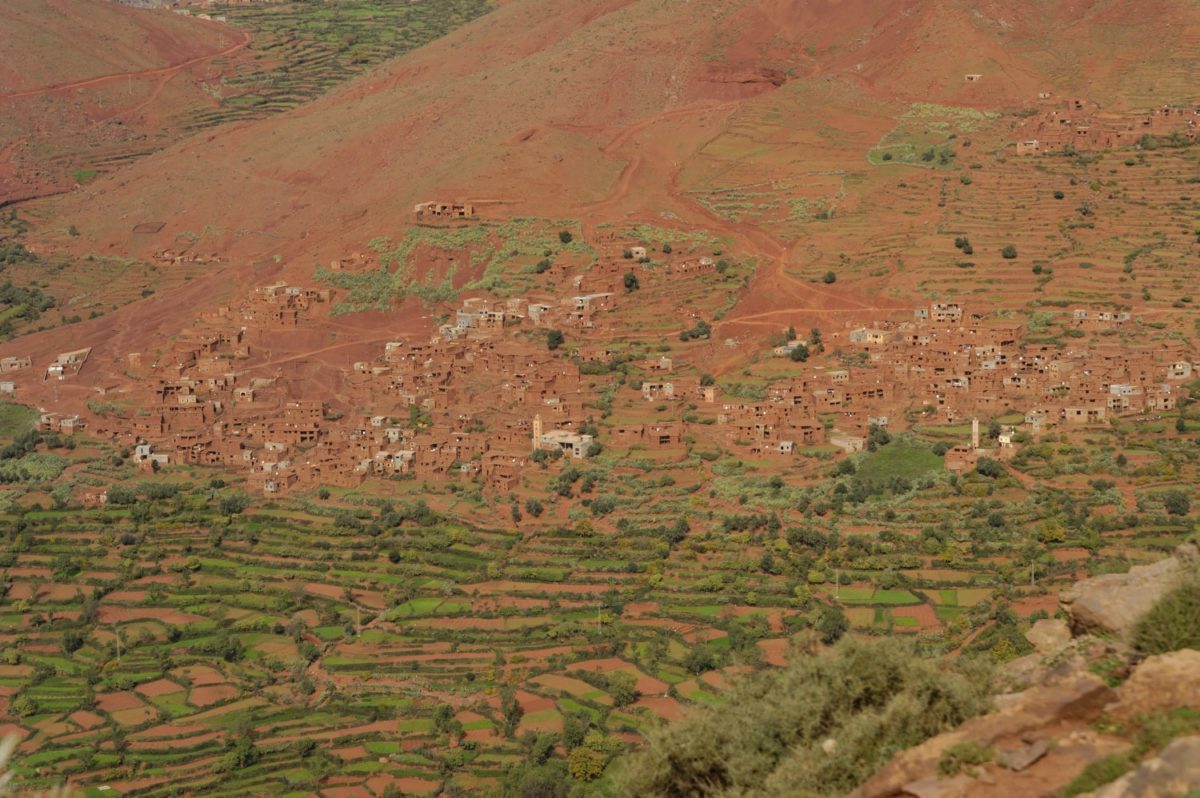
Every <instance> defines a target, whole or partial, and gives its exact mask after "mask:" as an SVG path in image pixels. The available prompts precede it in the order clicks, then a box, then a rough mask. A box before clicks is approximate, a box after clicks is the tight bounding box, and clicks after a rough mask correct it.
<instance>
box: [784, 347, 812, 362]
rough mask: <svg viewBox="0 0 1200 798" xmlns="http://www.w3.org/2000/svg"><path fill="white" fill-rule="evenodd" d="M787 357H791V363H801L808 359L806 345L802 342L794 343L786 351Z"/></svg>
mask: <svg viewBox="0 0 1200 798" xmlns="http://www.w3.org/2000/svg"><path fill="white" fill-rule="evenodd" d="M788 357H790V358H791V359H792V362H793V363H803V362H804V361H806V360H808V347H807V346H805V345H804V344H796V346H794V347H792V351H791V352H789V353H788Z"/></svg>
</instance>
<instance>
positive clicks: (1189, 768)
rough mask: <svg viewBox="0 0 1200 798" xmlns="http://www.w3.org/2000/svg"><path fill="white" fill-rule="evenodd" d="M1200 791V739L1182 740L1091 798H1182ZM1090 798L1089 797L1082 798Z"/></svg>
mask: <svg viewBox="0 0 1200 798" xmlns="http://www.w3.org/2000/svg"><path fill="white" fill-rule="evenodd" d="M1197 789H1200V737H1182V738H1180V739H1178V740H1175V741H1174V742H1172V743H1171V744H1170V745H1168V746H1167V747H1166V748H1164V749H1163V750H1162V753H1161V754H1159V755H1158V756H1156V757H1153V758H1151V759H1147V760H1146V761H1145V762H1143V763H1142V764H1141V765H1140V766H1139V767H1138V769H1137V770H1135V771H1133V772H1131V773H1126V774H1125V775H1124V776H1122V777H1121V778H1119V779H1117V780H1116V781H1114V782H1113V783H1112V784H1106V785H1105V786H1103V787H1101V788H1100V789H1099V790H1096V792H1094V793H1090V798H1179V796H1184V795H1192V794H1193V791H1194V790H1197ZM1081 798H1088V796H1081Z"/></svg>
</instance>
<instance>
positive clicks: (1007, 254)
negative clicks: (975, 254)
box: [1000, 244, 1017, 260]
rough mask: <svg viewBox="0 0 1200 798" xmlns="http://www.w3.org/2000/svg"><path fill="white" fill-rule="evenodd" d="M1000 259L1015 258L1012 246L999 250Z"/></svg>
mask: <svg viewBox="0 0 1200 798" xmlns="http://www.w3.org/2000/svg"><path fill="white" fill-rule="evenodd" d="M1000 257H1002V258H1004V259H1005V260H1013V259H1014V258H1016V257H1017V248H1016V247H1014V246H1013V245H1012V244H1009V245H1008V246H1006V247H1005V248H1004V249H1002V250H1000Z"/></svg>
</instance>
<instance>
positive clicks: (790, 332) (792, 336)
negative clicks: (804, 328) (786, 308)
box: [785, 324, 796, 341]
mask: <svg viewBox="0 0 1200 798" xmlns="http://www.w3.org/2000/svg"><path fill="white" fill-rule="evenodd" d="M785 335H786V336H787V339H788V340H789V341H795V340H796V325H794V324H791V325H788V328H787V332H786V333H785Z"/></svg>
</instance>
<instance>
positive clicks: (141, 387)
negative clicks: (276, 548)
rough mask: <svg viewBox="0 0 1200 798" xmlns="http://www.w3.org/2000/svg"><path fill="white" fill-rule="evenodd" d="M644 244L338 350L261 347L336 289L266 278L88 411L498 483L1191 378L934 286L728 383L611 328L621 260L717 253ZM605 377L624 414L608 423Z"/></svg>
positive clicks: (110, 425) (261, 447) (385, 470)
mask: <svg viewBox="0 0 1200 798" xmlns="http://www.w3.org/2000/svg"><path fill="white" fill-rule="evenodd" d="M634 249H640V248H636V247H631V248H628V249H620V248H618V250H617V251H618V252H621V253H622V254H621V255H616V256H613V257H611V258H608V259H602V261H601V262H599V263H596V264H594V265H593V266H592V267H591V268H590V269H589V270H587V271H585V272H584V273H583V274H578V275H572V274H570V273H568V272H567V271H566V270H565V269H562V268H560V267H558V266H552V268H551V269H548V270H546V272H547V273H545V274H544V280H543V285H548V286H550V287H551V289H553V288H554V287H557V289H558V290H559V293H558V294H554V293H552V290H551V291H550V292H547V293H544V294H538V295H534V296H533V298H523V297H520V298H496V297H493V296H470V297H467V298H465V299H463V301H462V302H461V304H460V305H459V307H458V308H457V309H456V310H454V311H453V312H452V313H451V315H450V316H449V317H448V319H447V320H446V321H445V323H444V324H441V325H440V326H439V327H438V328H437V331H436V333H434V334H432V335H428V334H427V335H424V336H401V335H397V336H396V337H395V339H394V340H391V341H387V342H386V343H382V344H375V343H370V342H363V343H361V344H354V343H353V342H351V343H350V344H348V345H347V347H348V348H347V352H352V353H353V354H352V355H350V356H348V357H347V360H346V362H345V365H344V366H341V365H333V364H330V363H327V362H326V363H323V364H316V360H318V359H312V363H310V364H309V365H305V364H306V363H307V362H308V361H309V360H310V358H309V356H307V355H303V356H291V357H287V356H285V357H282V358H275V357H272V356H271V353H270V352H269V351H263V346H271V345H278V344H274V342H275V341H280V340H284V339H287V338H288V336H298V338H297V340H301V339H303V340H304V341H307V340H308V339H309V338H312V336H313V334H314V332H315V331H317V330H318V329H320V327H319V324H314V323H313V321H314V318H318V317H321V316H323V315H324V314H323V313H322V312H321V306H329V305H330V304H331V303H332V301H333V299H334V297H333V295H332V294H331V292H330V291H328V290H325V289H313V288H308V287H302V286H294V285H289V284H287V283H275V284H272V285H266V286H262V287H260V288H258V289H257V290H255V291H253V292H252V293H251V294H250V295H249V296H248V297H246V299H245V301H244V302H243V303H242V304H241V305H240V306H237V307H221V308H218V309H216V310H215V311H214V312H212V313H209V314H207V315H205V316H202V317H201V318H199V319H197V320H196V321H195V323H194V324H193V325H192V326H191V327H190V328H189V329H187V330H185V331H184V332H183V333H182V334H180V335H178V336H176V338H175V339H173V341H172V342H171V344H170V345H169V346H168V347H166V348H165V349H164V350H162V351H157V352H155V353H154V354H153V355H150V354H147V353H130V354H128V355H127V356H126V358H125V363H124V371H125V378H124V379H120V380H118V382H117V383H116V384H114V385H99V386H95V390H96V392H97V394H99V396H100V398H101V400H102V401H99V402H97V403H96V404H95V407H94V412H93V413H92V415H90V416H88V417H87V418H86V423H87V424H88V426H89V427H90V428H91V430H92V431H93V433H94V434H96V435H98V436H107V437H110V438H112V439H114V440H116V441H117V442H119V443H121V444H122V445H123V446H126V447H127V448H129V449H130V451H131V452H132V453H133V460H134V461H135V462H136V463H138V464H139V465H141V466H142V467H145V468H148V469H149V468H160V467H162V466H164V465H170V464H175V463H194V464H203V465H211V466H223V467H227V468H233V469H237V470H240V471H242V472H244V473H246V474H247V475H248V476H249V479H250V482H251V484H252V486H253V487H254V489H255V490H257V491H260V492H261V493H263V494H266V495H285V494H288V493H291V492H293V491H303V490H311V489H313V488H315V487H318V486H330V487H345V488H353V487H355V486H357V485H360V484H361V483H362V482H364V481H365V480H367V479H371V478H396V479H409V478H411V479H419V480H426V481H439V480H462V479H466V480H478V481H480V482H482V484H483V485H485V486H486V487H488V488H489V489H492V490H496V491H507V490H512V489H513V488H515V487H517V486H518V485H519V484H520V483H521V481H522V478H523V476H524V474H525V472H526V469H529V468H531V467H538V462H540V461H543V460H544V459H545V456H546V454H548V455H553V456H555V457H563V458H569V459H579V460H582V459H585V458H588V457H591V456H594V455H595V453H596V452H598V451H599V450H600V449H601V448H602V447H614V448H617V449H627V448H644V449H647V450H667V452H669V451H670V450H677V451H678V452H679V453H680V455H682V454H683V453H684V452H685V450H686V448H687V447H688V446H689V445H691V444H692V443H693V442H700V443H701V444H703V445H716V446H719V447H720V448H724V449H726V450H729V451H734V452H737V453H739V454H740V455H744V456H753V457H778V458H791V457H794V456H797V455H798V454H799V453H800V452H802V451H804V450H806V449H812V448H816V447H824V449H825V450H826V451H828V450H831V449H830V447H836V448H838V449H841V450H843V451H846V452H854V451H858V450H860V449H862V448H864V447H865V446H866V445H867V442H868V439H869V434H870V430H871V428H872V427H881V428H890V429H893V430H895V429H898V428H900V427H901V426H902V425H904V424H906V423H909V422H911V421H912V420H913V419H914V418H915V417H918V416H919V417H924V418H929V419H936V420H937V421H939V422H941V423H956V422H960V421H963V420H966V419H972V418H974V419H978V418H981V417H982V418H994V417H997V416H1001V415H1007V414H1011V413H1013V412H1014V411H1016V410H1018V409H1019V410H1020V411H1021V412H1022V413H1023V417H1024V423H1023V424H1022V425H1014V426H1013V427H1012V428H1005V429H1004V430H1003V432H1002V435H1001V436H1000V441H999V444H1000V445H1001V446H1002V447H1003V446H1008V445H1011V443H1012V442H1013V439H1014V437H1015V435H1016V434H1017V429H1016V427H1018V426H1019V427H1023V431H1026V432H1028V433H1029V434H1030V435H1037V434H1040V433H1041V432H1042V431H1043V430H1045V429H1046V428H1049V427H1052V426H1054V425H1058V424H1063V425H1082V424H1094V423H1102V422H1104V421H1106V420H1107V419H1108V418H1109V417H1110V416H1112V415H1120V414H1136V413H1154V412H1164V411H1168V410H1170V409H1172V408H1173V407H1175V403H1176V402H1177V401H1178V399H1179V398H1180V396H1181V395H1182V394H1184V393H1185V390H1186V389H1185V388H1184V387H1183V386H1184V385H1185V384H1186V383H1188V382H1190V381H1191V380H1192V379H1193V371H1194V369H1195V365H1194V363H1193V357H1192V353H1191V352H1190V351H1189V350H1187V349H1186V347H1185V345H1184V344H1182V343H1170V342H1166V343H1161V344H1158V343H1156V345H1155V346H1154V347H1153V348H1151V349H1145V350H1131V349H1130V347H1129V346H1128V345H1125V344H1122V343H1120V341H1119V338H1120V337H1121V336H1117V335H1094V336H1088V335H1082V336H1077V337H1076V336H1065V337H1064V341H1065V342H1062V343H1053V342H1051V343H1041V342H1029V341H1026V340H1025V331H1026V330H1025V326H1024V325H1023V324H1022V323H1019V322H1016V321H1008V320H1004V319H998V318H994V317H993V316H992V315H991V314H989V313H979V312H968V311H967V310H965V309H964V308H963V307H962V306H961V305H959V304H957V303H954V302H937V303H933V304H930V305H928V306H924V307H920V308H917V309H916V310H915V311H914V312H913V313H912V315H911V317H908V318H904V319H900V320H897V319H894V318H893V319H883V320H878V321H875V322H872V323H871V324H869V325H865V326H864V325H857V326H856V325H848V326H847V327H846V328H844V329H842V330H828V331H825V332H824V333H823V334H821V335H820V341H817V340H810V341H802V340H797V341H793V342H791V343H789V344H787V345H783V346H781V347H779V348H777V350H776V353H777V354H781V355H783V354H787V352H788V350H789V349H790V348H791V347H794V346H799V345H801V344H805V345H808V346H809V347H810V348H813V349H815V348H817V347H818V346H820V347H821V348H823V350H824V352H825V353H826V355H828V356H826V357H822V358H819V360H818V359H813V360H810V361H806V362H803V363H800V362H797V363H796V364H795V367H794V370H789V371H788V373H787V376H785V377H782V378H776V379H774V380H772V381H770V383H769V384H767V385H765V386H763V388H762V390H761V391H740V390H739V391H733V392H732V393H729V392H726V393H724V394H723V392H722V390H721V388H720V387H719V386H718V385H717V384H716V382H715V381H714V380H713V379H711V378H707V377H702V376H700V375H699V374H698V371H700V369H698V368H697V367H698V366H700V365H701V364H699V363H687V362H682V361H680V360H679V358H678V356H676V357H672V356H669V355H664V354H655V355H653V356H646V355H645V354H643V355H641V356H640V357H641V358H642V359H640V360H636V361H634V360H628V359H627V354H628V350H627V349H625V348H623V345H622V344H620V343H613V341H614V340H616V338H615V337H614V336H613V335H610V333H612V332H617V331H619V329H620V327H619V325H620V321H621V318H620V314H616V313H614V312H613V311H614V310H616V309H619V308H620V307H621V306H622V305H623V304H625V303H630V302H633V301H635V298H636V297H637V296H638V294H637V293H636V289H634V290H633V291H631V289H630V287H629V286H628V285H626V284H624V283H625V280H624V275H626V274H628V273H629V272H630V271H631V270H637V269H639V268H640V269H642V271H641V272H640V273H641V274H642V275H643V278H644V279H645V280H647V284H648V285H650V284H652V283H653V282H654V281H656V280H674V279H690V278H692V277H697V278H698V277H700V276H703V275H704V274H705V273H706V272H707V271H709V270H710V269H711V268H712V264H711V262H706V261H709V259H707V258H691V257H687V256H683V255H677V256H674V257H671V258H665V259H664V261H665V262H663V263H659V264H656V265H654V266H653V267H652V266H650V265H646V263H645V262H642V263H640V264H639V261H641V260H642V258H646V255H645V254H642V255H641V257H640V258H630V257H629V253H631V252H632V251H633V250H634ZM356 260H358V259H357V258H356ZM560 272H561V273H560ZM1060 321H1061V322H1062V326H1064V327H1065V328H1068V329H1071V328H1075V329H1083V330H1091V331H1096V332H1103V331H1108V330H1113V331H1118V330H1121V329H1123V328H1130V329H1132V328H1133V326H1134V325H1135V323H1136V322H1135V320H1134V319H1133V317H1132V316H1131V314H1130V313H1128V312H1126V311H1123V310H1119V309H1118V310H1114V309H1108V308H1077V309H1073V310H1070V311H1066V312H1064V313H1063V315H1062V318H1061V320H1060ZM538 328H541V330H542V331H541V332H539V331H538ZM558 329H564V330H571V329H574V330H576V334H575V335H571V336H569V341H570V343H569V344H568V345H567V346H564V347H558V348H555V349H551V347H550V346H549V345H548V336H546V335H545V331H546V330H558ZM1040 340H1041V339H1039V341H1040ZM252 342H254V343H253V345H252ZM305 345H307V344H305ZM301 349H303V346H301ZM303 351H307V350H303ZM686 351H702V350H698V349H697V350H686ZM88 352H89V350H87V349H83V350H79V351H77V352H68V353H63V354H62V355H60V356H59V357H58V358H57V359H56V360H55V362H54V364H53V365H52V366H51V369H58V370H60V371H57V372H53V371H52V372H48V377H49V376H50V374H51V373H61V374H67V373H69V372H70V371H71V370H72V369H74V370H76V371H77V370H78V368H80V367H82V364H83V363H84V362H86V360H87V357H88ZM685 357H686V355H685ZM353 358H358V359H357V360H354V359H353ZM618 359H619V360H620V363H621V369H622V370H623V371H625V372H627V376H626V378H625V379H624V380H623V381H622V384H621V385H620V386H619V387H617V388H615V389H616V391H617V393H616V394H615V395H613V394H612V393H611V392H612V390H614V386H615V383H614V382H613V381H612V380H610V379H590V378H587V377H585V376H583V373H582V371H586V372H587V373H589V374H596V373H597V372H598V371H603V367H605V366H610V367H611V366H613V365H614V364H616V363H617V362H618ZM27 361H28V359H20V358H6V359H4V360H3V361H0V373H3V372H8V371H12V370H18V369H21V368H28V367H29V365H30V364H29V363H28V362H27ZM285 365H286V367H284V366H285ZM585 366H586V368H583V367H585ZM316 368H320V369H324V372H323V376H322V377H321V379H320V380H314V379H313V378H312V375H313V373H314V372H313V371H312V369H316ZM581 369H582V371H581ZM606 388H607V390H608V391H609V395H608V396H607V397H605V401H607V402H608V405H607V406H608V408H609V410H610V412H611V413H612V414H611V415H608V416H607V417H606V418H603V419H602V418H600V416H601V411H600V410H599V407H600V405H601V399H602V397H601V395H600V391H601V390H604V389H606ZM735 394H736V395H735ZM749 395H754V396H755V397H756V398H752V399H751V398H744V397H745V396H749ZM914 413H915V414H916V416H914ZM84 422H85V419H81V418H80V417H79V416H60V415H55V414H46V415H45V416H44V418H43V427H44V428H46V429H54V430H55V431H59V432H63V433H70V432H74V431H77V430H78V429H81V428H82V426H83V424H84ZM976 429H977V427H976ZM980 451H981V449H980V446H979V441H978V435H977V434H976V436H975V439H974V440H973V441H972V442H971V443H970V445H967V444H965V443H964V445H963V446H959V447H955V449H953V450H951V451H950V452H948V453H947V463H948V465H950V466H951V467H954V468H965V467H970V465H971V464H973V462H974V460H975V459H977V458H978V456H979V452H980ZM988 451H990V450H988ZM540 453H546V454H540Z"/></svg>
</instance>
